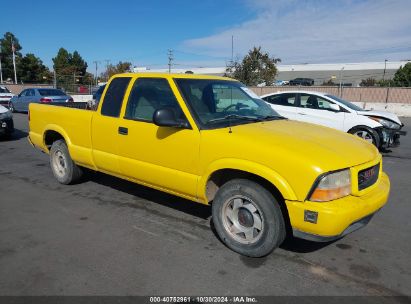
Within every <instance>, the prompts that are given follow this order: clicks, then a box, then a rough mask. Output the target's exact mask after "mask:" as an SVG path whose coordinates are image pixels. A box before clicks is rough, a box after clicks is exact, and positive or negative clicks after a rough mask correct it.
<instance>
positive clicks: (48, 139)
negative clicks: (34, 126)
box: [44, 130, 64, 150]
mask: <svg viewBox="0 0 411 304" xmlns="http://www.w3.org/2000/svg"><path fill="white" fill-rule="evenodd" d="M59 139H63V140H64V137H63V136H62V135H61V134H60V133H58V132H56V131H53V130H48V131H46V133H45V134H44V143H45V144H46V146H47V148H48V149H49V150H50V148H51V145H52V144H53V143H54V142H55V141H56V140H59Z"/></svg>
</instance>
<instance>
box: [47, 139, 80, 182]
mask: <svg viewBox="0 0 411 304" xmlns="http://www.w3.org/2000/svg"><path fill="white" fill-rule="evenodd" d="M50 166H51V170H52V171H53V175H54V177H55V178H56V179H57V180H58V181H59V183H61V184H65V185H68V184H72V183H74V182H76V181H78V180H79V179H80V178H81V176H82V171H81V168H80V167H79V166H77V165H76V164H75V163H74V162H73V160H72V159H71V157H70V153H69V150H68V148H67V145H66V142H65V141H64V140H62V139H60V140H56V141H55V142H53V144H52V146H51V149H50Z"/></svg>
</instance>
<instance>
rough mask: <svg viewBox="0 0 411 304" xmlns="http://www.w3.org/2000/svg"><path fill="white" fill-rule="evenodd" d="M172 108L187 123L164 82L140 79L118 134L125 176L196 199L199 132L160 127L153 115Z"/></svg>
mask: <svg viewBox="0 0 411 304" xmlns="http://www.w3.org/2000/svg"><path fill="white" fill-rule="evenodd" d="M164 107H167V108H171V109H172V110H173V111H174V112H175V115H176V117H177V118H179V119H182V120H186V116H185V114H184V113H183V111H182V108H181V107H180V105H179V103H178V101H177V99H176V97H175V94H174V92H173V90H172V89H171V87H170V83H169V82H168V80H167V79H165V78H149V77H147V78H146V77H141V78H138V79H137V80H136V81H135V82H134V84H133V87H132V89H131V92H130V95H129V98H128V101H127V104H126V106H125V109H123V113H124V114H123V115H122V118H121V119H120V128H119V130H121V132H119V134H118V136H117V137H118V143H119V161H120V170H121V172H122V175H124V176H126V177H128V178H130V179H133V180H136V181H137V182H140V183H143V184H148V185H150V186H152V187H154V188H157V189H161V190H164V191H168V192H171V193H173V194H178V195H180V196H183V197H187V198H191V199H193V198H194V199H195V198H196V196H197V181H198V170H199V169H198V164H199V145H200V132H199V130H198V129H197V128H196V126H191V128H190V129H183V128H175V127H159V126H157V125H155V124H154V123H153V114H154V112H155V111H156V110H157V109H160V108H164Z"/></svg>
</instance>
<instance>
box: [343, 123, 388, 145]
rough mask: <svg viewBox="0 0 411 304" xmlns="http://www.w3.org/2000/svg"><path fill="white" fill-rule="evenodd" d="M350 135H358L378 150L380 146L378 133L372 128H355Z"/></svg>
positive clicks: (350, 131)
mask: <svg viewBox="0 0 411 304" xmlns="http://www.w3.org/2000/svg"><path fill="white" fill-rule="evenodd" d="M348 133H350V134H353V135H356V136H358V137H360V138H362V139H364V140H366V141H368V142H369V143H371V144H373V145H374V146H376V147H377V148H378V147H379V145H380V140H379V137H378V133H377V132H376V131H374V130H373V129H371V128H368V127H355V128H352V129H351V130H349V131H348Z"/></svg>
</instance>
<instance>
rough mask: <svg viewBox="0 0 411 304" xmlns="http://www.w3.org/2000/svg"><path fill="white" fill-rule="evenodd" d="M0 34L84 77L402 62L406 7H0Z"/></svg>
mask: <svg viewBox="0 0 411 304" xmlns="http://www.w3.org/2000/svg"><path fill="white" fill-rule="evenodd" d="M3 10H4V11H8V12H9V13H5V14H2V17H1V18H0V35H3V34H4V33H5V32H7V31H10V32H12V33H13V34H15V35H16V37H17V38H18V39H19V42H20V44H21V45H22V47H23V49H22V52H23V54H25V53H34V54H35V55H36V56H38V57H40V58H41V59H42V60H43V62H44V63H45V64H46V65H47V66H49V67H52V58H53V57H54V56H55V55H56V54H57V51H58V49H59V48H60V47H64V48H66V49H67V50H69V51H70V52H73V51H74V50H77V51H78V52H79V53H80V55H81V56H82V57H83V58H84V59H85V60H86V61H87V63H88V65H89V71H91V72H94V69H95V66H94V64H93V61H98V64H99V71H100V72H101V71H103V70H104V66H105V65H106V63H107V60H110V62H111V63H117V62H118V61H130V62H132V63H133V65H135V66H146V67H149V68H162V67H166V65H167V62H168V59H167V50H168V49H173V54H174V67H176V68H179V67H182V68H183V67H193V68H195V67H221V66H225V65H226V63H228V62H229V60H230V59H231V37H232V36H233V40H234V57H235V58H234V59H236V58H238V59H241V58H242V57H243V56H244V55H245V54H246V53H247V52H248V50H249V49H251V48H252V47H253V46H261V47H262V50H263V51H265V52H268V53H269V54H270V55H271V56H274V57H276V58H280V59H281V60H282V64H298V63H340V62H367V61H384V60H385V59H388V60H390V61H398V60H407V59H411V0H214V1H213V0H201V1H194V0H191V1H190V0H172V1H170V0H168V1H162V0H150V1H144V0H140V1H131V0H130V1H126V0H116V1H102V0H100V1H93V0H90V1H87V0H86V1H84V0H83V1H78V0H70V1H52V0H38V1H25V0H20V1H7V2H4V3H3V5H2V11H3Z"/></svg>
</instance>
